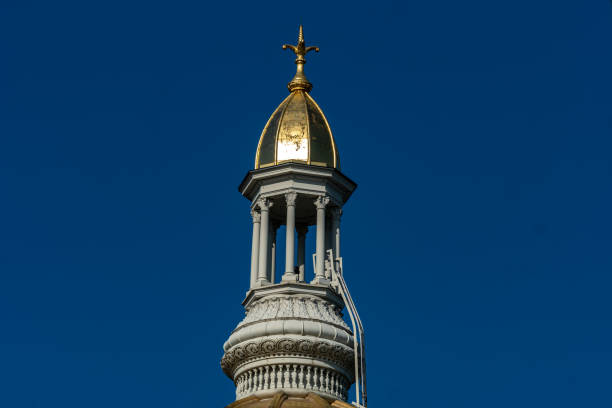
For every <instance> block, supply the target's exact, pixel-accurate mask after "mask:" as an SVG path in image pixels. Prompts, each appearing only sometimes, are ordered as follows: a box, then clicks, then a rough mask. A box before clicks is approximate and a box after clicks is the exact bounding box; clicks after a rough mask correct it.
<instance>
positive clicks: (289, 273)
mask: <svg viewBox="0 0 612 408" xmlns="http://www.w3.org/2000/svg"><path fill="white" fill-rule="evenodd" d="M296 199H297V193H287V194H285V200H286V201H287V231H286V234H285V235H286V239H285V274H284V275H283V282H296V281H297V279H298V275H297V274H296V273H295V200H296Z"/></svg>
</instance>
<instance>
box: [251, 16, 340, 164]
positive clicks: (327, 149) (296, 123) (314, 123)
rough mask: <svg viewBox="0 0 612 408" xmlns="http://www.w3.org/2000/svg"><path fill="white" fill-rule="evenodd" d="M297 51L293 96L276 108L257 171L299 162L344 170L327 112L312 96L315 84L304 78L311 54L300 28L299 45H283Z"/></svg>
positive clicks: (264, 135)
mask: <svg viewBox="0 0 612 408" xmlns="http://www.w3.org/2000/svg"><path fill="white" fill-rule="evenodd" d="M283 48H289V49H291V50H292V51H293V52H295V54H296V56H297V58H296V60H295V63H296V64H297V72H296V74H295V76H294V77H293V79H292V80H291V82H289V84H288V85H287V86H288V88H289V91H290V92H291V94H290V95H289V96H288V97H287V98H286V99H285V100H284V101H283V102H282V103H281V104H280V105H279V106H278V108H276V110H275V111H274V113H273V114H272V116H271V117H270V119H269V120H268V123H267V124H266V126H265V128H264V130H263V132H262V133H261V137H260V138H259V145H258V146H257V154H256V155H255V168H256V169H259V168H262V167H268V166H274V165H277V164H281V163H285V162H298V163H304V164H308V165H312V166H323V167H333V168H340V159H339V156H338V149H337V148H336V143H335V142H334V137H333V136H332V132H331V129H330V127H329V123H328V122H327V119H326V118H325V115H324V114H323V111H322V110H321V108H319V106H318V105H317V103H316V102H315V101H314V99H312V97H311V96H310V95H309V92H310V90H311V89H312V84H311V83H310V82H309V81H308V80H307V79H306V77H305V76H304V64H305V63H306V59H305V58H304V57H305V55H306V53H307V52H308V51H312V50H314V51H319V48H318V47H306V44H305V42H304V37H303V34H302V27H301V26H300V33H299V36H298V45H297V46H293V45H283Z"/></svg>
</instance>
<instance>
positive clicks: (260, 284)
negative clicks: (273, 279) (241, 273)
mask: <svg viewBox="0 0 612 408" xmlns="http://www.w3.org/2000/svg"><path fill="white" fill-rule="evenodd" d="M270 285H271V283H270V282H268V281H267V280H265V279H259V280H257V281H256V282H255V283H254V284H253V288H261V287H264V286H270Z"/></svg>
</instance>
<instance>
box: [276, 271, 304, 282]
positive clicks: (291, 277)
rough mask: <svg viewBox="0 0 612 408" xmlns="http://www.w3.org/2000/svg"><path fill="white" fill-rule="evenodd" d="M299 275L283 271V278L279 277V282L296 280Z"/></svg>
mask: <svg viewBox="0 0 612 408" xmlns="http://www.w3.org/2000/svg"><path fill="white" fill-rule="evenodd" d="M299 277H300V276H299V275H297V274H295V273H293V272H285V274H284V275H283V278H282V279H281V282H298V280H299Z"/></svg>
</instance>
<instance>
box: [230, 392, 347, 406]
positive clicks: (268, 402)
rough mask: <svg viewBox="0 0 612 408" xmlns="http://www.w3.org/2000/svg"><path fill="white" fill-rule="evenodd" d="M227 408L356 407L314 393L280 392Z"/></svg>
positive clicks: (252, 397)
mask: <svg viewBox="0 0 612 408" xmlns="http://www.w3.org/2000/svg"><path fill="white" fill-rule="evenodd" d="M226 408H355V406H354V405H351V404H348V403H346V402H344V401H339V400H336V401H328V400H326V399H324V398H321V397H320V396H318V395H316V394H313V393H310V394H306V395H302V396H288V395H287V394H285V393H283V392H278V393H276V394H274V395H272V396H269V397H256V396H250V397H246V398H243V399H240V400H238V401H236V402H233V403H231V404H229V405H228V406H227V407H226Z"/></svg>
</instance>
